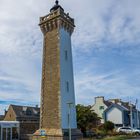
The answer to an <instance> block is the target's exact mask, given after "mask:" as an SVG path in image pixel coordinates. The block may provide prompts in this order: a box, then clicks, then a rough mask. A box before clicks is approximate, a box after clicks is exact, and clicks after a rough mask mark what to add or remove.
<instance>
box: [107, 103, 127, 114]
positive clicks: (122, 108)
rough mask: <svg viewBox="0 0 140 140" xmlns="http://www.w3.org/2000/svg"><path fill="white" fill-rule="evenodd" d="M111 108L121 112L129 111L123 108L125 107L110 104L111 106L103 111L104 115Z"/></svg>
mask: <svg viewBox="0 0 140 140" xmlns="http://www.w3.org/2000/svg"><path fill="white" fill-rule="evenodd" d="M113 107H116V108H118V109H119V110H121V111H129V110H128V109H127V108H125V107H124V106H122V105H119V104H114V103H112V105H111V106H109V107H108V108H107V109H106V110H105V113H106V112H108V111H109V110H110V109H112V108H113Z"/></svg>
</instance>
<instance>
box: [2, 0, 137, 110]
mask: <svg viewBox="0 0 140 140" xmlns="http://www.w3.org/2000/svg"><path fill="white" fill-rule="evenodd" d="M0 3H1V4H0V9H1V12H0V113H3V110H4V109H5V108H7V106H8V105H9V104H21V105H33V106H35V105H36V104H39V102H40V85H41V84H40V81H41V63H42V43H43V36H42V33H41V31H40V29H39V27H38V23H39V17H40V16H44V15H46V14H48V12H49V9H50V8H51V7H52V6H53V5H54V1H53V0H39V1H34V0H28V1H23V0H14V1H11V0H0ZM60 3H61V5H62V7H63V8H64V9H65V12H66V13H67V12H69V13H70V16H71V17H73V18H74V19H75V24H76V28H75V32H74V34H73V36H72V49H73V64H74V79H75V94H76V103H81V104H91V105H92V104H93V103H94V97H96V96H105V98H106V99H109V98H121V99H123V100H124V101H131V102H133V103H135V100H136V98H138V99H139V100H140V96H139V94H140V18H139V13H140V8H139V5H140V1H139V0H133V1H132V0H117V1H116V0H107V1H106V0H86V1H81V0H76V1H75V0H70V1H64V0H60Z"/></svg>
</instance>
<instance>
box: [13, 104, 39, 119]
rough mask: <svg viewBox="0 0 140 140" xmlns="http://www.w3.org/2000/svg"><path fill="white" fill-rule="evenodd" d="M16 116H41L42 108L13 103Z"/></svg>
mask: <svg viewBox="0 0 140 140" xmlns="http://www.w3.org/2000/svg"><path fill="white" fill-rule="evenodd" d="M11 106H12V108H13V110H14V112H15V114H16V117H28V118H29V117H37V118H38V117H39V116H40V108H38V107H30V106H19V105H11Z"/></svg>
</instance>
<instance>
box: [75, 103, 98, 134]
mask: <svg viewBox="0 0 140 140" xmlns="http://www.w3.org/2000/svg"><path fill="white" fill-rule="evenodd" d="M76 111H77V125H78V128H79V129H81V131H82V132H83V133H85V132H86V130H90V129H91V128H93V126H96V124H97V122H98V121H99V120H100V118H99V117H98V116H97V114H96V113H95V112H94V111H93V110H91V106H84V105H80V104H78V105H77V106H76Z"/></svg>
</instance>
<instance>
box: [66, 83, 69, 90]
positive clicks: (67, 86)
mask: <svg viewBox="0 0 140 140" xmlns="http://www.w3.org/2000/svg"><path fill="white" fill-rule="evenodd" d="M66 90H67V92H69V82H68V81H67V82H66Z"/></svg>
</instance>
